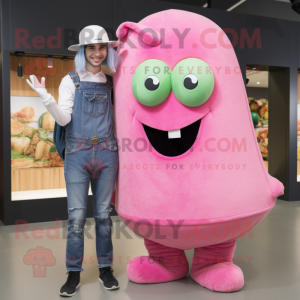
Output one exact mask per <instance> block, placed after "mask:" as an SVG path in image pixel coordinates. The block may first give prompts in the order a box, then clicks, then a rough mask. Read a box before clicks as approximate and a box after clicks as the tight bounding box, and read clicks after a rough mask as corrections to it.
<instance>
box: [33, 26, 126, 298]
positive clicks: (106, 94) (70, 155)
mask: <svg viewBox="0 0 300 300" xmlns="http://www.w3.org/2000/svg"><path fill="white" fill-rule="evenodd" d="M120 44H121V42H119V41H109V38H108V35H107V33H106V31H105V30H104V28H102V27H101V26H96V25H91V26H87V27H85V28H83V29H82V30H81V32H80V34H79V44H77V45H72V46H70V47H69V48H68V49H69V50H71V51H77V54H76V56H75V60H74V63H75V70H74V71H72V72H69V73H68V75H66V76H65V77H64V78H63V79H62V81H61V84H60V86H59V100H58V105H57V103H56V101H55V99H54V98H53V97H52V96H51V95H50V94H49V93H47V90H46V89H45V88H41V87H37V88H35V87H34V80H37V79H36V77H35V76H33V75H31V76H30V79H31V82H30V81H29V80H27V82H28V84H29V85H30V86H31V87H32V88H33V89H34V90H35V91H36V92H37V93H38V94H39V95H40V98H41V100H42V102H43V103H44V105H45V107H46V108H47V110H48V111H49V112H50V113H51V115H52V116H53V117H54V119H55V121H56V122H57V123H58V124H59V125H60V126H66V125H67V126H66V131H65V151H64V158H65V164H64V174H65V180H66V189H67V199H68V235H67V247H66V267H67V271H68V279H67V281H66V282H65V284H64V285H63V286H62V288H61V289H60V292H59V294H60V295H61V296H73V295H74V294H75V293H76V289H77V288H78V287H79V286H80V272H81V271H83V269H82V261H83V252H84V251H83V250H84V224H85V221H86V207H87V199H88V190H89V182H91V188H92V193H93V207H94V219H95V224H96V225H95V227H96V251H97V266H98V268H99V271H100V275H99V281H100V282H102V283H103V285H104V287H105V288H106V289H108V290H113V289H117V288H119V283H118V281H117V280H116V278H115V277H114V276H113V273H112V272H113V269H112V268H111V266H112V261H113V247H112V241H111V227H112V221H111V218H110V212H111V208H110V206H111V203H110V201H111V197H112V193H113V188H114V184H115V179H116V175H117V171H118V167H117V166H118V163H119V159H118V151H117V141H116V138H115V135H114V126H113V125H114V120H113V109H112V103H111V84H109V82H108V81H107V78H106V75H105V74H104V73H103V71H102V68H101V65H107V66H108V68H109V69H110V71H111V72H112V73H113V72H115V71H116V67H117V66H118V64H119V62H120V57H119V55H118V54H117V53H116V51H115V50H114V49H113V47H116V46H118V45H120ZM43 82H44V78H42V84H43ZM95 164H97V165H100V166H101V167H100V172H98V173H97V174H96V175H97V176H95V173H94V167H95Z"/></svg>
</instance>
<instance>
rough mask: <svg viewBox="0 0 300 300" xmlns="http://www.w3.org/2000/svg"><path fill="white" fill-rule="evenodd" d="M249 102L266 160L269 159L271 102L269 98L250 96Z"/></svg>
mask: <svg viewBox="0 0 300 300" xmlns="http://www.w3.org/2000/svg"><path fill="white" fill-rule="evenodd" d="M248 102H249V107H250V111H251V117H252V122H253V125H254V127H255V131H256V137H257V142H258V146H259V149H260V152H261V155H262V157H263V159H264V160H268V122H269V102H268V100H267V99H260V100H256V99H254V98H253V97H248ZM262 128H264V129H262Z"/></svg>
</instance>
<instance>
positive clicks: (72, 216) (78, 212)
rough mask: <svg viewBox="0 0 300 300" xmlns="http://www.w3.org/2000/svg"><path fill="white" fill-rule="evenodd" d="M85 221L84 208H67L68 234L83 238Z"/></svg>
mask: <svg viewBox="0 0 300 300" xmlns="http://www.w3.org/2000/svg"><path fill="white" fill-rule="evenodd" d="M85 221H86V208H85V207H72V208H69V217H68V232H70V233H75V234H79V235H80V236H83V233H84V225H85ZM66 229H67V228H66Z"/></svg>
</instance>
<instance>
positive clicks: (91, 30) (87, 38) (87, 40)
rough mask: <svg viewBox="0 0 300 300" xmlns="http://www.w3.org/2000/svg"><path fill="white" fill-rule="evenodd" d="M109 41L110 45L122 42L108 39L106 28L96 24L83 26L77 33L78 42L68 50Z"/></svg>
mask: <svg viewBox="0 0 300 300" xmlns="http://www.w3.org/2000/svg"><path fill="white" fill-rule="evenodd" d="M98 43H109V44H110V45H111V46H112V47H118V46H120V45H122V44H123V42H120V41H110V40H109V38H108V35H107V32H106V30H105V29H104V28H103V27H101V26H98V25H90V26H86V27H84V28H83V29H82V30H81V31H80V33H79V44H76V45H72V46H70V47H69V48H68V50H70V51H79V49H80V47H81V46H83V45H88V44H98Z"/></svg>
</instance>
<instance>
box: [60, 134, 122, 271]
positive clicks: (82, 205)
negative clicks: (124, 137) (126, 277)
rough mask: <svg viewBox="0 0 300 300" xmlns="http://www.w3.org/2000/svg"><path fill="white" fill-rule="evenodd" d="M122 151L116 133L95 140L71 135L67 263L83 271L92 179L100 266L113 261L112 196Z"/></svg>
mask: <svg viewBox="0 0 300 300" xmlns="http://www.w3.org/2000/svg"><path fill="white" fill-rule="evenodd" d="M118 164H119V158H118V151H117V144H116V139H115V137H114V135H111V136H110V137H108V138H107V137H106V138H100V140H99V143H98V144H96V145H95V144H92V143H91V139H90V138H76V137H71V136H69V137H67V139H66V149H65V163H64V174H65V180H66V188H67V199H68V235H67V249H66V267H67V270H68V271H83V268H82V262H83V254H84V225H85V222H86V207H87V200H88V190H89V182H90V181H91V189H92V193H93V208H94V219H95V226H96V252H97V266H98V268H102V267H107V266H111V265H112V261H113V246H112V241H111V228H112V221H111V218H110V212H111V197H112V193H113V189H114V185H115V179H116V176H117V172H118Z"/></svg>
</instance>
